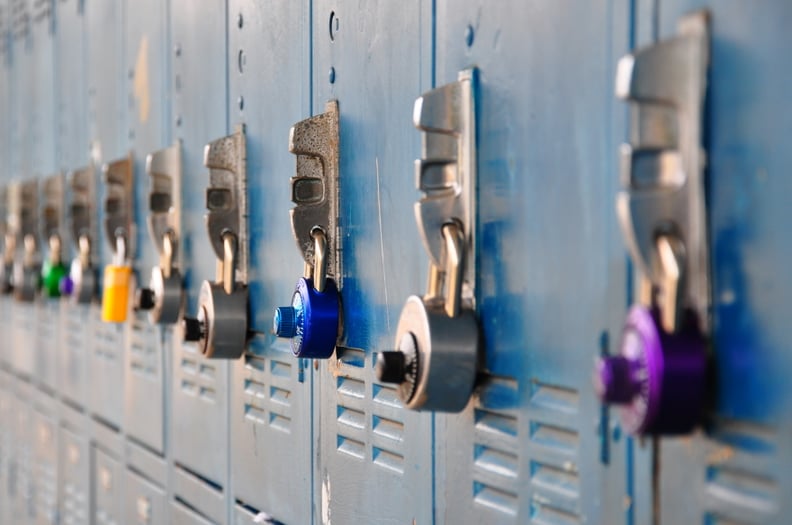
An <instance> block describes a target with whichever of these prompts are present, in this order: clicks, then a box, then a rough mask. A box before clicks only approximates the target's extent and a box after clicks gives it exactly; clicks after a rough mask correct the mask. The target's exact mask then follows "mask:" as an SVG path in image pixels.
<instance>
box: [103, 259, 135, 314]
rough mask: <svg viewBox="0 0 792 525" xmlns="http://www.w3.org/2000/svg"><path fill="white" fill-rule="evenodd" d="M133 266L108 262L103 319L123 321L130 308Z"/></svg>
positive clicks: (105, 275)
mask: <svg viewBox="0 0 792 525" xmlns="http://www.w3.org/2000/svg"><path fill="white" fill-rule="evenodd" d="M131 277H132V268H131V267H129V266H119V265H116V264H108V265H107V266H105V271H104V288H103V291H102V321H104V322H106V323H123V322H124V321H126V318H127V310H129V282H130V280H131Z"/></svg>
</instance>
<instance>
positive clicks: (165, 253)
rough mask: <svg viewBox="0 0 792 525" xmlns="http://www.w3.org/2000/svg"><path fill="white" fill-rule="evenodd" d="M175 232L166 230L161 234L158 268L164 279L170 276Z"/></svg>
mask: <svg viewBox="0 0 792 525" xmlns="http://www.w3.org/2000/svg"><path fill="white" fill-rule="evenodd" d="M175 237H176V234H175V233H174V232H173V230H168V231H166V232H165V234H164V235H163V236H162V253H161V255H160V269H161V270H162V275H163V277H165V278H166V279H168V278H170V276H171V270H173V254H174V252H175V251H176V250H175V248H176V246H175V244H176V239H175Z"/></svg>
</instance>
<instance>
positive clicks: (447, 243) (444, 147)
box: [376, 69, 483, 412]
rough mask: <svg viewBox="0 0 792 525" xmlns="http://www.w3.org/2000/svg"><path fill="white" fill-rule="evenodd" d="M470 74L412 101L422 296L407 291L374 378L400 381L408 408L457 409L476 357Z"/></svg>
mask: <svg viewBox="0 0 792 525" xmlns="http://www.w3.org/2000/svg"><path fill="white" fill-rule="evenodd" d="M475 89H476V71H475V70H474V69H469V70H465V71H462V72H461V73H460V75H459V79H458V81H457V82H454V83H452V84H448V85H445V86H442V87H440V88H437V89H435V90H433V91H430V92H429V93H426V94H425V95H423V96H422V97H420V98H419V99H418V100H417V101H416V104H415V125H416V127H418V128H419V129H420V130H422V131H424V132H425V133H424V137H423V138H424V141H423V146H424V147H423V155H422V158H421V159H420V160H418V161H417V163H416V168H417V172H418V173H417V179H418V186H419V189H420V190H422V191H423V192H424V193H425V197H424V198H422V199H421V200H420V201H419V202H418V203H417V204H416V210H415V211H416V213H415V214H416V220H417V222H418V227H419V230H420V232H421V237H422V240H423V244H424V247H425V248H426V251H427V253H428V254H429V258H430V264H429V283H428V286H427V288H428V290H427V293H426V295H425V296H424V297H418V296H411V297H409V298H408V299H407V302H406V303H405V305H404V308H403V309H402V313H401V317H400V318H399V325H398V328H397V330H396V341H395V345H396V348H397V350H393V351H385V352H380V353H379V355H378V356H377V363H376V373H377V377H378V379H379V380H380V381H383V382H387V383H396V384H398V385H399V388H398V392H399V397H400V398H401V400H402V402H403V403H404V405H405V406H406V407H407V408H411V409H413V410H435V411H441V412H459V411H461V410H463V409H464V408H465V406H467V404H468V402H469V400H470V397H471V395H472V393H473V389H474V387H475V383H476V376H477V372H478V362H479V359H480V358H481V357H482V351H483V349H482V344H481V334H480V330H479V325H478V320H477V317H476V313H475V288H474V287H475V268H474V267H473V266H474V264H475V261H476V257H475V248H476V245H475V221H476V210H475V190H476V149H475V146H476V134H475V130H476V112H475Z"/></svg>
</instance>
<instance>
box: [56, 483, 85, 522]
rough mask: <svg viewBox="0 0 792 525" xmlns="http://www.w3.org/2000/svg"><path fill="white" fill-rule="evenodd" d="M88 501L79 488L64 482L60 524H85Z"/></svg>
mask: <svg viewBox="0 0 792 525" xmlns="http://www.w3.org/2000/svg"><path fill="white" fill-rule="evenodd" d="M87 508H88V500H87V498H86V494H85V492H84V491H83V490H81V488H80V486H79V485H77V484H75V483H72V482H71V481H66V482H65V483H64V485H63V511H62V512H63V514H62V523H64V524H65V523H87V522H88V515H87V514H86V512H85V511H86V509H87Z"/></svg>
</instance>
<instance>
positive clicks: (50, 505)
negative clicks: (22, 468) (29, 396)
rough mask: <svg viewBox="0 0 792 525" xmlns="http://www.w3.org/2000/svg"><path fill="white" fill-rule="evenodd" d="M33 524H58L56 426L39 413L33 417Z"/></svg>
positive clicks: (53, 421)
mask: <svg viewBox="0 0 792 525" xmlns="http://www.w3.org/2000/svg"><path fill="white" fill-rule="evenodd" d="M33 443H34V445H33V447H34V451H33V468H32V472H31V474H32V481H33V484H34V505H35V508H36V519H35V523H37V524H41V525H56V524H57V523H58V423H57V421H56V420H55V419H54V418H52V417H50V416H48V415H45V414H43V413H41V412H39V411H38V410H36V411H35V412H34V415H33Z"/></svg>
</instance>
